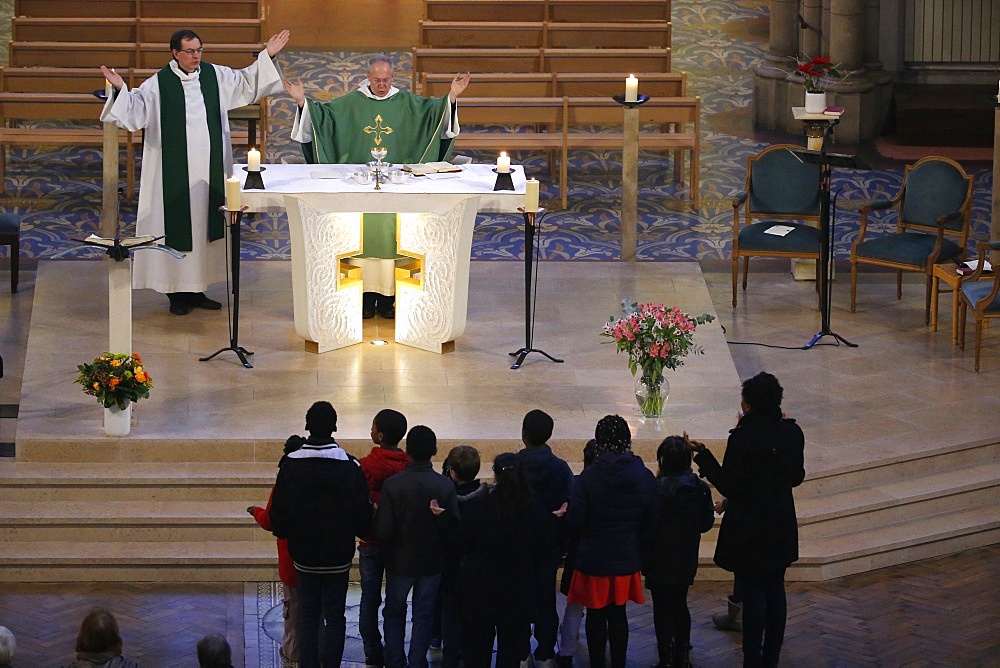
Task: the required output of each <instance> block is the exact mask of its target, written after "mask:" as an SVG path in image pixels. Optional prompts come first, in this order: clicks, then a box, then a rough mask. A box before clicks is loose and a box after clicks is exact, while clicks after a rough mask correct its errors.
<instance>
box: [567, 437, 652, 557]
mask: <svg viewBox="0 0 1000 668" xmlns="http://www.w3.org/2000/svg"><path fill="white" fill-rule="evenodd" d="M577 483H578V484H576V485H574V486H573V491H572V492H571V495H570V501H569V511H568V512H567V513H566V522H567V524H568V525H569V527H570V530H572V531H576V532H577V533H578V535H579V542H578V544H577V552H576V564H575V568H576V570H578V571H580V572H581V573H586V574H587V575H631V574H632V573H638V572H639V571H640V570H641V569H642V551H641V547H640V539H641V536H642V532H643V530H644V528H645V526H646V523H647V522H648V521H649V517H648V513H649V508H650V501H651V500H652V497H653V488H654V486H655V485H656V479H655V478H654V477H653V473H652V472H651V471H650V470H649V469H647V468H646V465H645V464H643V463H642V459H640V458H639V457H637V456H635V455H634V454H632V453H631V452H624V453H618V452H605V453H603V454H601V455H599V456H598V457H597V459H596V460H595V461H594V463H593V464H591V465H590V466H588V467H587V468H585V469H584V470H583V472H582V473H580V475H579V477H578V478H577Z"/></svg>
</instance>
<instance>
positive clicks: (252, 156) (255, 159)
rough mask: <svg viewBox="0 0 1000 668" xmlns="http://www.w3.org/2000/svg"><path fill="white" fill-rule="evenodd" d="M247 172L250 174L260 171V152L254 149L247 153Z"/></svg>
mask: <svg viewBox="0 0 1000 668" xmlns="http://www.w3.org/2000/svg"><path fill="white" fill-rule="evenodd" d="M247 170H249V171H251V172H259V171H260V151H258V150H257V149H255V148H252V149H250V151H249V152H247Z"/></svg>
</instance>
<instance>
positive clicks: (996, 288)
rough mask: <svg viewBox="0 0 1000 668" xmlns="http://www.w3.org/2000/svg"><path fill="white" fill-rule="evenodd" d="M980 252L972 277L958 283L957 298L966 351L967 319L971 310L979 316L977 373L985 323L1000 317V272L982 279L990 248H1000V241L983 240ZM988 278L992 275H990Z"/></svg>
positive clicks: (961, 337) (976, 317)
mask: <svg viewBox="0 0 1000 668" xmlns="http://www.w3.org/2000/svg"><path fill="white" fill-rule="evenodd" d="M976 249H977V251H978V252H979V264H978V265H977V266H976V270H975V271H974V272H973V273H972V274H971V275H969V276H966V277H965V278H964V279H962V282H961V283H960V284H959V294H958V295H957V298H958V299H959V300H960V301H959V306H958V310H959V313H958V322H959V326H958V337H959V338H958V340H959V342H960V343H961V344H962V350H965V318H966V315H967V313H968V311H969V309H970V308H971V309H972V313H973V316H974V317H975V319H976V373H979V353H980V351H981V350H982V347H983V325H984V324H986V321H988V320H991V319H993V318H1000V297H998V295H1000V272H998V271H997V270H996V269H994V270H993V280H992V281H988V280H980V277H982V275H983V270H984V268H985V266H986V265H985V262H984V260H986V258H987V257H988V256H989V251H990V250H1000V241H994V242H992V243H985V242H980V243H979V244H977V246H976ZM986 278H989V277H988V276H987V277H986Z"/></svg>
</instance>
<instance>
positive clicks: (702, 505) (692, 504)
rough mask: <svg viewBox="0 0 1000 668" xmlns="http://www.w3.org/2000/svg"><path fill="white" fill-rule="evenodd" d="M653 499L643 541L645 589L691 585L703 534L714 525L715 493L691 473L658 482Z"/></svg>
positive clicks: (665, 478) (667, 477) (668, 477)
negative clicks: (650, 516) (713, 505)
mask: <svg viewBox="0 0 1000 668" xmlns="http://www.w3.org/2000/svg"><path fill="white" fill-rule="evenodd" d="M653 499H654V500H653V508H652V521H651V522H650V524H649V527H648V529H647V530H646V532H645V535H644V540H643V560H642V571H643V573H645V574H646V587H648V588H649V589H654V588H656V587H663V586H668V585H690V584H692V583H693V582H694V576H695V574H696V573H697V572H698V544H699V543H700V542H701V534H703V533H705V532H706V531H708V530H709V529H711V528H712V525H713V524H714V523H715V511H714V510H713V508H712V492H711V490H709V488H708V485H706V484H705V483H704V482H702V481H701V480H699V479H698V476H696V475H695V474H694V473H692V472H691V471H690V470H689V471H688V472H687V473H683V474H681V475H675V476H664V477H662V478H657V479H656V492H655V494H654V497H653Z"/></svg>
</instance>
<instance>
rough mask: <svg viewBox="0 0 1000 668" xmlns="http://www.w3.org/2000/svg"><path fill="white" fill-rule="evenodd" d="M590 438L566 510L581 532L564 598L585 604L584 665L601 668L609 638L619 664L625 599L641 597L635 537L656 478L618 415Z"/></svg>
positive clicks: (617, 667)
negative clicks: (591, 447)
mask: <svg viewBox="0 0 1000 668" xmlns="http://www.w3.org/2000/svg"><path fill="white" fill-rule="evenodd" d="M594 438H595V440H596V441H597V452H598V454H597V459H596V460H595V461H594V463H593V465H591V466H589V467H587V468H586V469H584V471H583V473H581V474H580V476H579V478H578V481H577V484H576V485H575V486H574V488H573V493H572V495H571V497H570V503H569V512H568V513H567V514H566V518H567V522H568V523H569V525H570V527H571V528H572V529H573V530H575V531H577V532H578V533H579V536H580V539H579V545H578V548H577V553H576V571H575V572H574V573H573V579H572V581H571V582H570V589H569V595H568V596H567V600H568V601H569V602H570V603H578V604H580V605H583V606H585V607H586V608H587V622H586V624H587V625H586V629H587V648H588V651H589V653H590V665H591V666H592V667H593V668H604V666H605V658H604V651H605V647H606V646H607V645H608V644H610V646H611V666H612V668H624V666H625V655H626V651H627V649H628V619H627V617H626V615H625V604H626V603H627V602H629V601H634V602H636V603H643V602H644V599H643V596H642V579H641V577H640V575H639V572H640V569H641V567H642V553H641V549H640V538H641V535H642V531H643V528H644V525H645V524H646V522H648V520H649V513H650V510H651V506H650V502H651V500H652V498H653V490H654V487H655V484H656V483H655V479H654V478H653V474H652V473H651V472H650V471H649V469H647V468H646V465H645V464H643V462H642V459H640V458H639V457H637V456H636V455H634V454H632V435H631V432H630V431H629V427H628V423H627V422H625V420H624V419H623V418H622V417H620V416H618V415H608V416H605V417H604V418H602V419H601V421H600V422H598V423H597V429H596V431H595V434H594Z"/></svg>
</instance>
